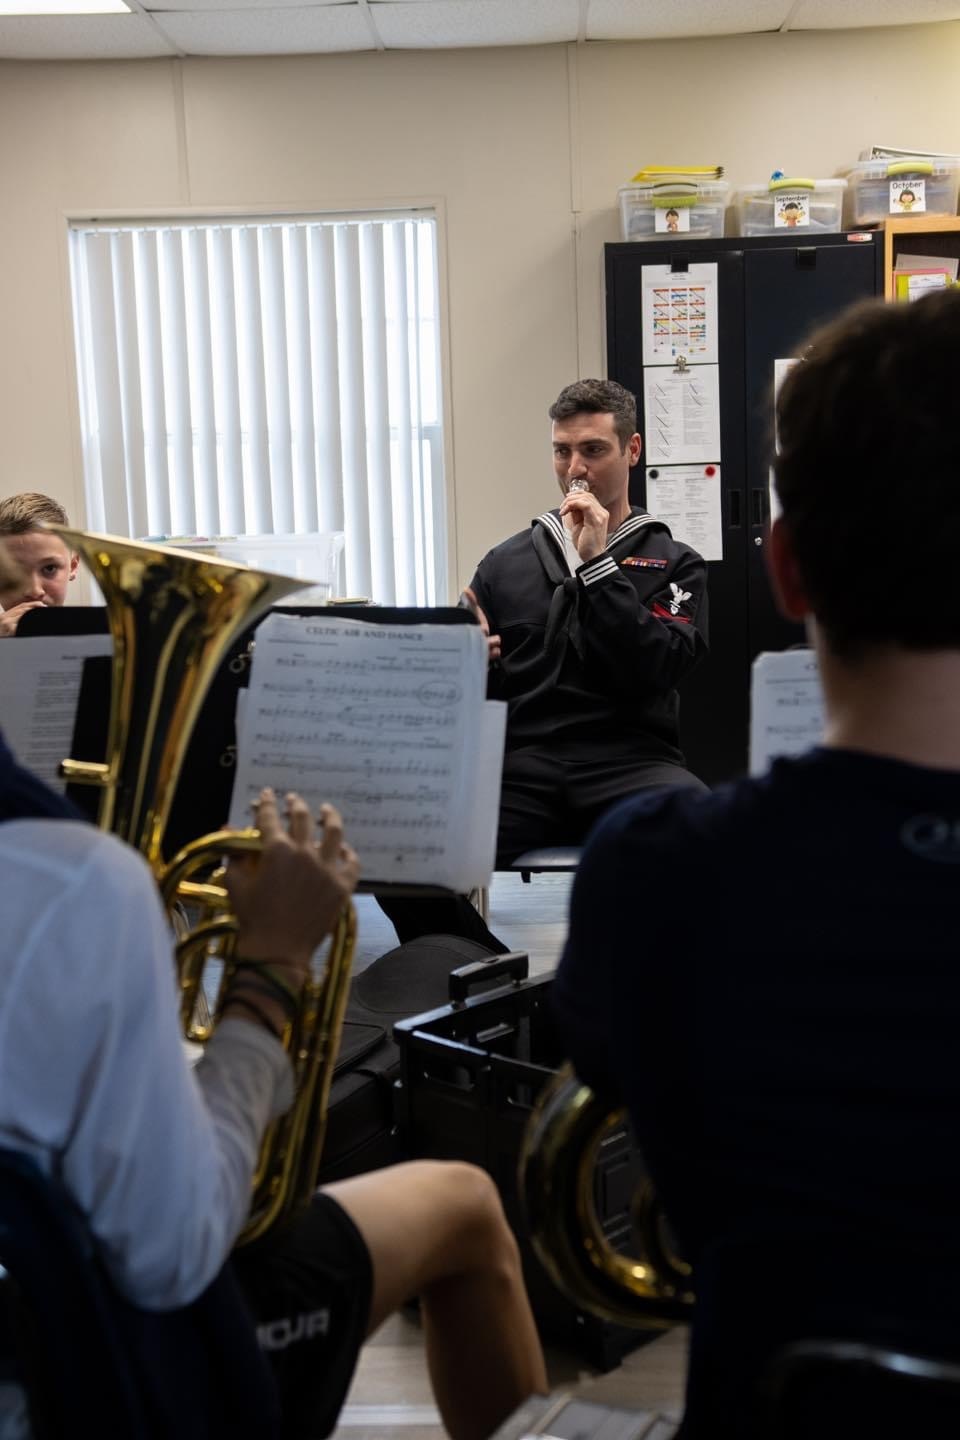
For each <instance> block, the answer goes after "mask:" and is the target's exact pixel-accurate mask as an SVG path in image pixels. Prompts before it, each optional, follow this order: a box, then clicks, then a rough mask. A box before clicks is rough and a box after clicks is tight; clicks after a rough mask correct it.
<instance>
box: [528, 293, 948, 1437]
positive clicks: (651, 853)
mask: <svg viewBox="0 0 960 1440" xmlns="http://www.w3.org/2000/svg"><path fill="white" fill-rule="evenodd" d="M958 356H960V292H957V291H950V292H947V293H943V294H938V295H935V296H933V297H930V298H926V299H924V300H923V301H921V302H918V303H916V304H911V305H887V304H883V303H881V302H868V303H867V304H865V305H863V306H861V307H858V308H856V309H854V310H852V311H850V312H848V313H847V314H845V315H844V316H842V317H841V318H840V319H838V320H837V321H835V322H834V323H833V324H832V325H830V326H828V327H826V328H825V329H823V330H822V331H820V332H819V333H818V334H817V335H816V336H815V337H814V339H813V340H812V342H811V344H810V346H809V348H808V350H807V351H806V352H805V356H804V359H803V360H802V362H801V363H800V364H797V365H796V366H795V367H794V368H793V369H792V370H791V372H790V374H789V376H788V377H787V379H786V380H785V382H784V384H783V387H782V389H781V391H780V395H779V399H778V403H777V416H778V435H779V444H780V451H779V454H778V455H777V457H776V459H775V461H774V465H775V474H776V488H777V494H778V496H779V500H780V504H781V507H782V514H781V515H780V517H779V518H778V519H777V520H776V521H775V523H774V526H773V530H772V534H771V536H770V544H769V563H770V570H771V578H772V581H773V586H774V590H775V592H776V594H777V596H778V599H779V603H780V606H781V608H782V610H783V612H784V614H785V615H786V616H788V617H789V618H791V619H796V620H799V619H806V621H807V625H808V630H809V634H810V638H811V643H812V644H813V645H814V647H815V649H816V653H817V656H818V660H819V667H820V675H821V680H822V686H823V693H824V700H825V705H826V715H827V722H826V732H825V737H824V741H823V743H822V745H821V746H820V747H818V748H816V749H814V750H812V751H811V752H810V753H808V754H805V755H803V756H800V757H798V758H794V759H780V760H777V761H775V762H774V764H773V766H772V768H771V769H770V771H769V772H768V773H767V774H765V775H763V776H761V777H758V778H753V779H744V780H740V781H738V782H736V783H734V784H731V785H728V786H725V787H723V788H721V789H719V790H717V791H716V792H715V793H713V794H707V795H698V794H692V793H690V792H686V791H679V790H673V791H670V792H661V793H660V794H657V795H653V794H651V795H649V796H639V797H636V798H634V799H632V800H630V801H629V802H627V803H625V804H623V805H622V806H619V807H617V808H616V809H615V810H614V811H613V812H611V813H610V814H609V815H608V816H606V817H605V819H604V820H603V821H601V823H600V824H599V826H598V827H597V829H596V830H595V831H594V833H593V835H592V837H591V839H590V841H589V843H588V844H587V847H586V849H585V851H584V854H583V856H582V859H581V862H580V866H579V869H578V873H577V877H576V881H575V884H574V888H573V894H572V902H571V916H570V933H569V939H568V942H567V947H566V950H565V953H564V956H563V959H562V962H561V965H560V968H559V971H558V976H557V981H556V985H555V987H554V989H555V1001H556V1004H557V1008H558V1013H559V1015H560V1018H561V1022H562V1026H563V1029H564V1032H565V1035H566V1039H567V1043H568V1046H569V1053H570V1054H571V1056H572V1058H573V1060H574V1063H575V1065H576V1066H577V1069H578V1071H579V1073H580V1074H581V1075H582V1077H583V1078H584V1079H585V1080H586V1081H587V1082H588V1083H589V1084H591V1085H593V1086H594V1088H595V1089H597V1090H599V1091H601V1092H602V1093H603V1094H604V1095H608V1096H609V1097H610V1098H611V1099H613V1100H616V1101H620V1102H623V1103H625V1104H626V1105H627V1106H628V1107H629V1110H630V1113H631V1115H632V1118H633V1122H634V1126H635V1129H636V1132H637V1137H638V1140H639V1142H640V1145H641V1147H642V1149H643V1151H644V1154H645V1157H646V1160H647V1162H648V1164H649V1166H650V1170H651V1172H652V1175H653V1177H654V1180H655V1183H656V1184H657V1186H658V1188H659V1191H660V1194H661V1197H662V1200H663V1203H664V1206H665V1209H666V1212H667V1214H668V1215H669V1217H670V1219H671V1221H672V1224H673V1227H674V1229H675V1231H676V1234H677V1237H678V1239H679V1242H680V1247H681V1249H682V1251H683V1252H684V1253H685V1254H686V1255H687V1257H688V1258H689V1260H690V1261H691V1263H692V1265H693V1281H694V1290H695V1293H696V1296H697V1304H696V1309H695V1315H694V1322H693V1335H692V1343H691V1351H690V1369H689V1375H688V1384H687V1399H688V1405H687V1417H686V1420H685V1426H684V1432H683V1433H684V1436H685V1437H689V1440H701V1437H710V1440H718V1437H736V1440H748V1437H750V1440H754V1437H763V1436H766V1435H767V1434H768V1433H769V1431H768V1430H766V1429H764V1426H763V1422H762V1420H761V1419H760V1418H759V1412H758V1409H757V1407H758V1406H759V1405H760V1404H761V1396H762V1391H761V1390H760V1389H759V1388H758V1387H757V1385H756V1381H757V1377H758V1376H759V1375H761V1374H762V1373H763V1372H764V1370H765V1368H766V1367H767V1366H768V1364H769V1362H770V1359H771V1356H772V1354H773V1352H774V1350H775V1349H776V1348H778V1347H780V1346H782V1345H783V1344H785V1343H786V1342H790V1341H794V1340H801V1339H815V1340H842V1339H845V1338H846V1339H855V1340H863V1341H870V1342H873V1343H874V1344H878V1345H881V1346H883V1345H888V1346H890V1347H892V1348H901V1349H903V1348H907V1349H909V1348H911V1347H914V1348H919V1349H922V1350H928V1351H931V1352H933V1353H939V1354H941V1355H944V1356H955V1355H956V1353H957V1347H958V1345H960V1298H958V1297H960V1241H958V1233H960V1230H958V1216H960V1149H958V1146H957V1143H956V1131H957V1117H958V1115H960V1068H958V1066H957V1064H956V1037H957V1034H958V1031H960V970H958V966H957V929H958V903H957V877H958V864H960V587H958V585H957V570H958V566H960V429H958V427H957V423H956V408H957V395H956V392H957V377H958V373H960V371H958ZM893 415H895V416H896V417H897V427H898V431H899V432H901V433H903V434H905V435H907V434H908V435H909V437H910V444H909V459H906V458H905V451H904V449H903V447H902V446H899V445H894V444H892V443H891V437H890V434H889V430H888V429H887V428H886V427H885V426H884V424H883V423H882V421H881V419H880V417H883V416H893ZM905 505H909V507H910V508H911V509H912V510H913V511H915V513H916V514H917V515H919V516H922V517H923V520H922V525H923V535H922V543H920V542H919V541H916V540H915V541H913V542H911V541H908V540H906V538H905V536H904V530H903V514H904V507H905ZM644 894H648V895H650V896H652V897H654V899H655V903H652V904H648V905H645V906H644V905H643V901H642V897H643V895H644ZM638 901H639V905H640V907H642V910H641V909H638ZM861 1433H863V1434H865V1435H866V1434H871V1435H872V1434H873V1433H875V1432H874V1430H873V1428H872V1426H871V1424H870V1423H869V1421H868V1418H867V1417H864V1423H863V1426H862V1431H861ZM951 1433H952V1432H951Z"/></svg>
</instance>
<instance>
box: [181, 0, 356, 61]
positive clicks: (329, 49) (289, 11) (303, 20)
mask: <svg viewBox="0 0 960 1440" xmlns="http://www.w3.org/2000/svg"><path fill="white" fill-rule="evenodd" d="M154 19H155V20H156V21H157V23H158V24H160V25H161V26H162V28H163V31H164V33H165V34H167V35H169V37H170V39H171V40H172V41H173V43H174V44H175V45H178V46H179V47H180V49H181V50H185V51H186V53H187V54H188V55H313V54H325V53H326V54H332V53H335V52H338V51H345V50H349V51H352V50H373V49H374V48H375V46H374V42H373V37H372V35H371V33H370V26H369V25H368V24H367V22H366V20H365V18H364V16H363V15H362V14H361V12H360V8H359V6H356V5H324V6H310V7H309V8H304V7H303V6H289V7H287V8H282V7H281V8H277V9H271V10H216V11H213V10H208V11H204V12H202V13H201V12H199V11H194V12H190V13H188V12H186V11H183V10H180V11H176V10H169V11H166V12H165V13H164V14H162V15H159V14H155V16H154Z"/></svg>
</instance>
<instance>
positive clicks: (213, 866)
mask: <svg viewBox="0 0 960 1440" xmlns="http://www.w3.org/2000/svg"><path fill="white" fill-rule="evenodd" d="M49 528H50V529H51V530H53V531H54V532H55V533H56V534H58V535H60V536H61V538H62V539H63V540H64V541H65V543H66V544H67V545H68V546H69V547H70V549H71V550H75V551H78V552H79V553H80V554H81V555H82V556H83V559H84V561H85V562H86V564H87V566H88V567H89V569H90V570H91V571H92V573H93V575H94V577H95V579H96V581H97V583H98V584H99V586H100V589H101V590H102V591H103V595H104V598H105V600H106V607H107V621H108V624H109V628H110V634H111V636H112V638H113V669H112V681H111V692H110V718H109V726H108V734H107V751H106V754H107V758H106V761H105V762H104V763H102V764H99V763H92V762H90V761H85V760H64V761H63V763H62V766H61V773H62V774H63V775H64V776H65V777H66V779H67V780H68V781H70V782H72V783H74V784H76V783H81V784H90V785H96V786H98V787H99V789H100V792H101V799H100V807H99V814H98V824H99V826H100V828H101V829H103V830H110V831H112V832H113V833H114V834H115V835H118V836H119V837H120V838H121V839H122V840H125V841H127V843H128V844H130V845H132V846H134V847H135V848H136V849H137V850H139V851H140V852H141V853H142V854H143V855H144V857H145V858H146V860H147V862H148V864H149V865H150V867H151V869H152V870H153V872H154V874H155V875H156V877H157V883H158V885H159V887H160V892H161V895H162V897H163V900H164V903H165V905H166V906H167V908H168V910H170V911H171V912H172V911H173V910H174V907H176V906H182V905H186V906H188V907H190V908H191V910H198V911H200V912H201V913H205V914H206V917H207V918H206V919H204V920H203V921H202V922H201V923H200V924H198V925H197V926H196V927H195V929H194V930H192V931H191V932H190V933H189V934H187V935H185V936H184V937H183V938H182V939H181V941H180V943H179V944H178V946H177V963H178V975H179V980H180V993H181V1016H182V1020H183V1025H184V1032H185V1035H186V1037H187V1038H188V1039H191V1040H197V1041H203V1040H205V1039H207V1038H209V1035H210V1032H211V1031H212V1029H213V1026H214V1024H215V1021H216V1013H217V1009H218V1006H219V1002H220V998H221V997H222V995H223V994H224V992H225V990H226V987H227V983H228V981H229V978H230V973H231V955H232V949H233V942H234V938H235V935H236V922H235V920H234V919H233V917H232V915H231V914H230V910H229V898H228V896H227V892H226V890H225V889H224V887H223V885H222V884H220V883H218V882H219V881H220V880H221V879H222V869H221V868H220V867H221V865H222V861H223V859H224V857H227V856H230V855H234V856H236V855H240V854H247V855H249V854H251V853H256V852H257V851H258V850H259V847H260V836H259V832H258V831H256V830H253V829H246V830H220V831H216V832H214V833H212V834H209V835H205V836H202V837H201V838H200V839H197V840H194V841H192V842H191V843H190V844H189V845H187V846H185V847H184V849H183V850H181V851H180V852H179V853H178V854H177V855H175V856H174V857H173V858H172V859H171V860H170V862H169V863H168V864H167V863H164V859H163V852H162V846H163V836H164V830H165V827H166V824H167V820H168V818H169V814H170V807H171V804H172V802H173V796H174V791H175V789H176V784H177V780H178V778H179V775H180V770H181V767H182V765H183V760H184V756H185V755H186V751H187V746H188V745H189V742H190V737H191V734H192V732H193V728H194V725H195V723H196V719H197V716H198V714H199V712H200V707H201V705H202V704H203V700H204V696H205V695H206V693H207V691H208V689H209V687H210V684H211V682H212V680H213V677H214V675H215V674H216V672H217V669H218V667H219V665H220V663H221V661H222V660H223V658H224V656H225V655H226V653H227V651H228V650H229V648H230V646H231V645H232V644H233V642H234V641H235V640H236V639H237V637H238V636H239V635H240V634H241V633H242V631H244V630H245V629H247V627H248V626H250V625H251V624H253V622H254V621H255V620H257V619H258V618H259V617H260V616H261V615H263V614H264V613H265V612H266V611H267V610H268V609H269V608H270V606H271V605H273V604H275V603H276V602H277V601H279V600H282V599H283V598H284V597H285V596H287V595H289V594H291V593H292V592H293V591H295V590H299V589H302V588H303V581H302V580H293V579H289V578H288V577H286V576H281V575H269V574H264V573H262V572H260V571H257V570H250V569H248V568H247V567H246V566H243V565H236V564H234V563H232V562H231V561H227V560H221V559H218V558H209V559H208V558H204V557H200V556H197V555H191V554H189V553H188V552H186V551H182V550H175V549H167V548H165V547H164V548H163V549H159V548H154V547H153V546H150V545H143V544H140V543H138V542H137V541H133V540H127V539H121V538H118V537H116V536H112V535H93V534H89V533H87V532H85V531H81V530H72V529H67V528H65V527H63V526H59V525H56V526H50V527H49ZM211 871H212V873H210V872H211ZM198 874H202V878H201V879H200V880H197V879H195V878H194V877H195V876H197V875H198ZM355 935H356V918H355V913H354V909H353V906H352V904H350V903H349V902H348V903H347V904H346V905H345V906H344V910H343V913H342V914H341V917H340V921H339V924H338V926H337V929H336V931H335V933H334V936H333V939H332V941H331V944H330V949H329V953H328V956H327V961H326V966H325V968H324V971H323V973H322V975H321V976H312V977H311V978H310V979H308V981H307V983H306V985H305V986H304V991H303V998H302V1002H301V1006H300V1012H299V1015H298V1016H297V1018H296V1020H295V1021H294V1023H293V1024H292V1025H291V1026H289V1027H288V1035H287V1040H286V1043H287V1046H288V1049H289V1051H290V1057H291V1060H292V1062H293V1067H294V1079H295V1083H296V1099H295V1101H294V1104H293V1106H292V1108H291V1109H290V1110H289V1111H288V1113H287V1114H286V1115H284V1116H281V1117H280V1119H279V1120H277V1121H275V1122H274V1123H273V1125H272V1126H271V1127H270V1129H269V1130H268V1132H267V1134H266V1135H265V1137H264V1141H263V1146H262V1148H261V1152H260V1157H259V1161H258V1166H257V1172H256V1175H255V1177H254V1194H253V1201H252V1206H251V1212H250V1218H249V1220H248V1222H247V1226H246V1228H245V1229H244V1231H243V1233H242V1235H241V1237H240V1242H241V1243H242V1242H244V1241H246V1240H251V1239H255V1238H256V1237H257V1236H258V1235H261V1234H263V1232H264V1231H265V1230H266V1229H267V1228H268V1227H269V1226H270V1225H272V1224H273V1223H274V1222H275V1221H276V1220H277V1219H279V1218H280V1216H281V1215H285V1214H287V1213H289V1212H290V1211H291V1210H293V1209H294V1208H296V1207H297V1206H298V1205H299V1204H301V1203H302V1202H305V1201H306V1200H307V1199H309V1196H310V1195H311V1194H312V1192H313V1190H314V1188H315V1186H316V1177H317V1169H318V1166H319V1162H320V1151H321V1147H322V1144H323V1133H324V1128H325V1123H326V1104H327V1096H328V1093H329V1089H330V1081H331V1079H332V1076H333V1067H334V1063H335V1060H336V1052H337V1047H338V1045H339V1041H340V1031H341V1027H342V1020H343V1011H344V1007H345V1005H346V998H347V990H348V987H349V982H350V967H351V964H352V961H353V946H354V939H355ZM209 958H213V959H215V960H216V961H218V962H219V964H220V966H221V979H220V984H219V987H218V991H217V999H216V1001H215V1002H214V1007H213V1014H212V1015H209V1014H208V1013H207V1007H206V1003H205V999H206V996H205V986H204V974H205V970H206V962H207V960H208V959H209Z"/></svg>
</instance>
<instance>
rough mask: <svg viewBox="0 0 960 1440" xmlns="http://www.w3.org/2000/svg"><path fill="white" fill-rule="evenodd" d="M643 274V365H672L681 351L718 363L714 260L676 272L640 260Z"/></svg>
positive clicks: (691, 360)
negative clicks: (643, 263) (642, 263)
mask: <svg viewBox="0 0 960 1440" xmlns="http://www.w3.org/2000/svg"><path fill="white" fill-rule="evenodd" d="M658 213H659V212H658ZM663 213H664V223H665V224H666V215H667V212H666V211H664V212H663ZM642 277H643V278H642V281H641V296H640V305H641V317H642V328H643V363H644V365H671V364H673V363H674V362H675V361H676V360H677V359H678V358H679V357H680V356H683V358H684V359H685V360H686V361H687V362H688V364H691V365H700V364H704V365H713V364H716V361H717V267H716V265H715V264H703V265H690V266H688V268H687V269H686V270H676V271H674V270H671V268H670V266H669V265H644V267H643V271H642Z"/></svg>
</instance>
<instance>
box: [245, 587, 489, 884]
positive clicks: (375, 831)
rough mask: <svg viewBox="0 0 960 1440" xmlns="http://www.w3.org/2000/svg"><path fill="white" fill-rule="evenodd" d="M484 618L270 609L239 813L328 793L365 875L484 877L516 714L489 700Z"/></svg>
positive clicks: (314, 804) (254, 682) (262, 631)
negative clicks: (402, 621) (267, 797)
mask: <svg viewBox="0 0 960 1440" xmlns="http://www.w3.org/2000/svg"><path fill="white" fill-rule="evenodd" d="M486 672H487V644H486V638H485V636H484V635H483V633H482V631H481V630H480V628H479V626H475V625H432V624H431V625H378V624H376V623H370V622H367V621H360V620H347V619H338V618H335V617H323V616H316V617H309V618H308V617H304V616H291V615H279V614H274V615H271V616H270V617H269V618H268V619H267V620H265V621H264V622H263V624H262V625H261V626H260V627H259V629H258V631H257V640H256V648H255V651H254V658H253V665H252V667H251V673H250V686H249V690H248V693H247V695H246V698H245V702H244V705H243V709H242V713H241V714H240V716H239V717H238V726H237V735H238V753H237V777H236V781H235V784H234V792H233V803H232V806H231V812H230V821H231V824H234V825H242V824H247V823H249V806H250V802H251V800H253V798H254V797H255V796H256V795H257V794H258V793H259V791H260V789H261V788H262V787H263V786H264V785H271V786H273V787H274V789H275V790H277V792H278V793H279V794H283V793H284V792H285V791H287V790H297V791H299V792H300V793H301V794H302V795H303V796H304V798H305V799H306V801H307V803H308V804H309V805H310V806H311V808H312V809H313V810H314V812H315V813H316V811H317V809H318V808H319V806H320V804H321V803H322V802H323V801H325V800H329V801H330V802H331V803H333V804H334V805H336V806H337V808H338V809H339V810H340V811H341V813H342V814H343V817H344V823H345V828H346V832H347V835H348V836H349V839H350V843H351V844H352V845H353V847H354V849H355V850H356V851H357V853H358V855H359V856H360V864H361V878H362V879H363V880H365V881H383V882H386V883H392V884H396V883H404V882H408V883H416V884H433V885H442V886H447V887H449V888H451V889H455V890H460V891H465V890H470V889H473V888H474V886H478V885H485V884H486V883H487V882H488V880H489V876H490V872H491V870H492V868H493V860H494V853H495V848H496V827H497V812H498V807H499V793H500V772H501V769H502V764H503V736H504V728H505V710H504V707H503V706H502V705H497V704H491V703H490V702H487V701H486V700H485V692H486Z"/></svg>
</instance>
